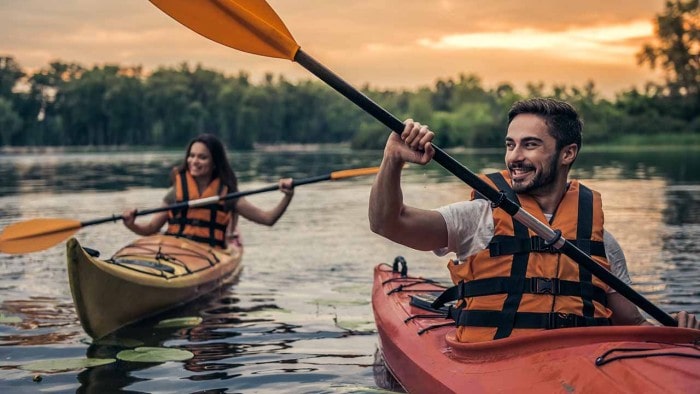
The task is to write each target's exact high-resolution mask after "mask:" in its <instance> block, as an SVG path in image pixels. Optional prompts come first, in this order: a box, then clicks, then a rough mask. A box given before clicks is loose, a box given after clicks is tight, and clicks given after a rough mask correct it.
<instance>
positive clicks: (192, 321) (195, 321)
mask: <svg viewBox="0 0 700 394" xmlns="http://www.w3.org/2000/svg"><path fill="white" fill-rule="evenodd" d="M203 320H204V319H202V318H201V317H199V316H188V317H177V318H174V319H165V320H161V321H159V322H158V324H156V327H155V328H181V327H195V326H198V325H200V324H201V323H202V321H203Z"/></svg>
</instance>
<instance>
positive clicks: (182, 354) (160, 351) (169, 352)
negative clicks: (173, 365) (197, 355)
mask: <svg viewBox="0 0 700 394" xmlns="http://www.w3.org/2000/svg"><path fill="white" fill-rule="evenodd" d="M192 357H194V354H193V353H192V352H190V351H187V350H182V349H173V348H167V347H147V346H144V347H137V348H136V349H133V350H122V351H121V352H119V353H117V358H118V359H120V360H122V361H133V362H137V363H162V362H166V361H185V360H189V359H191V358H192Z"/></svg>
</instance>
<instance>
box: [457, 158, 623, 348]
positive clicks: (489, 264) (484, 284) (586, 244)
mask: <svg viewBox="0 0 700 394" xmlns="http://www.w3.org/2000/svg"><path fill="white" fill-rule="evenodd" d="M508 175H509V174H508V171H503V172H500V173H495V174H490V175H487V176H484V177H483V178H484V180H485V181H486V182H487V183H489V184H491V185H493V186H494V187H495V188H496V189H498V190H501V191H503V192H504V193H506V195H507V197H508V198H510V199H511V200H513V201H514V202H516V203H517V204H518V205H520V206H521V207H522V208H524V209H525V210H526V211H527V212H529V213H530V214H532V215H533V216H535V217H536V218H537V219H539V220H540V221H542V222H543V223H547V222H549V220H547V219H546V218H545V216H544V213H543V212H542V210H541V209H540V207H539V205H538V204H537V202H536V201H535V200H534V199H533V198H532V197H530V196H528V195H525V194H516V193H515V192H513V190H512V189H511V187H510V184H511V182H510V179H509V176H508ZM472 198H483V197H480V196H479V195H478V194H474V193H473V195H472ZM493 220H494V237H493V238H492V239H491V242H490V243H489V245H488V248H486V249H484V250H482V251H480V252H478V253H476V254H475V255H472V256H469V257H468V258H467V259H466V260H465V261H464V262H463V263H461V264H458V265H457V264H454V263H453V262H451V263H450V264H448V268H449V270H450V275H451V276H452V280H453V281H454V283H456V284H457V286H456V287H457V293H458V294H459V296H458V297H455V298H458V299H460V300H461V301H458V305H459V307H461V308H462V309H461V310H458V311H457V312H456V316H454V317H455V321H456V323H457V338H458V339H459V340H460V341H462V342H482V341H489V340H493V339H499V338H505V337H509V336H519V335H522V334H526V333H529V332H532V331H533V330H543V329H551V328H564V327H579V326H593V325H609V324H610V320H609V317H610V316H611V314H612V312H611V311H610V310H609V309H607V291H608V286H607V285H606V284H605V283H603V282H602V281H601V280H599V279H598V278H595V277H593V276H592V275H591V273H590V272H589V271H588V270H586V269H585V268H583V267H581V266H579V265H578V264H577V263H576V262H575V261H573V260H572V259H570V258H569V257H567V256H566V255H564V254H562V253H560V252H558V251H557V250H555V249H554V248H553V247H551V246H548V245H546V243H545V242H544V240H543V239H542V238H540V237H538V236H536V235H535V233H534V232H532V231H531V230H529V229H528V228H527V227H526V226H525V225H523V224H521V223H519V222H517V221H516V220H515V219H513V218H512V217H511V216H510V215H509V214H508V213H506V212H505V211H504V210H502V209H498V208H495V209H493ZM550 225H551V227H552V228H553V229H557V230H560V231H561V232H562V236H563V237H564V238H565V239H567V240H568V241H570V242H572V243H573V244H574V245H576V246H577V247H578V248H579V249H581V250H582V251H584V252H585V253H586V254H588V255H590V256H591V257H592V258H593V260H595V262H596V263H598V264H600V265H602V266H603V267H605V268H606V269H608V270H609V269H610V265H609V263H608V261H607V259H606V257H605V247H604V245H603V208H602V201H601V197H600V194H599V193H598V192H595V191H593V190H591V189H588V188H587V187H585V186H583V185H582V184H580V183H579V182H578V181H572V182H571V183H570V184H569V187H568V190H567V191H566V193H565V195H564V197H563V198H562V201H561V202H560V204H559V206H558V207H557V211H556V213H555V214H554V216H553V218H552V220H551V222H550Z"/></svg>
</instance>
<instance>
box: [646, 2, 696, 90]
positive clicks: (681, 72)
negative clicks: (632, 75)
mask: <svg viewBox="0 0 700 394" xmlns="http://www.w3.org/2000/svg"><path fill="white" fill-rule="evenodd" d="M655 33H656V39H657V40H656V43H654V44H647V45H645V46H644V47H643V48H642V50H641V52H639V53H638V54H637V61H638V63H639V64H640V65H644V64H647V65H649V66H651V68H652V69H654V68H656V67H660V68H661V69H662V70H664V72H665V73H666V76H667V83H668V89H669V90H670V93H671V94H672V95H691V96H692V95H698V94H700V0H673V1H667V2H666V8H665V10H664V12H663V13H661V14H659V15H657V17H656V25H655Z"/></svg>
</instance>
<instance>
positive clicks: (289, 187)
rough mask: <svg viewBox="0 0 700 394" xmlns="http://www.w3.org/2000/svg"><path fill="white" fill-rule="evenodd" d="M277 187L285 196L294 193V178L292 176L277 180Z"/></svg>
mask: <svg viewBox="0 0 700 394" xmlns="http://www.w3.org/2000/svg"><path fill="white" fill-rule="evenodd" d="M279 188H280V191H281V192H282V193H284V194H285V195H286V196H289V197H291V196H293V195H294V179H292V178H282V179H280V180H279Z"/></svg>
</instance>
